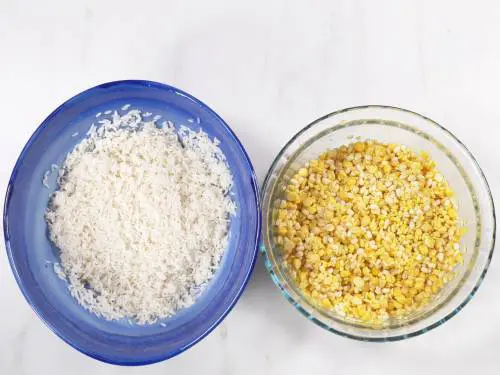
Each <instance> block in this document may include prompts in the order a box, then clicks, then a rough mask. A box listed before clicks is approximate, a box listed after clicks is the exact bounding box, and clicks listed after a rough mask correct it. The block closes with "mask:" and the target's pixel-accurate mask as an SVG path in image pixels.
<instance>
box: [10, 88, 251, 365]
mask: <svg viewBox="0 0 500 375" xmlns="http://www.w3.org/2000/svg"><path fill="white" fill-rule="evenodd" d="M126 104H130V105H131V107H130V109H134V108H137V109H140V110H141V111H143V112H152V113H154V114H157V115H161V116H163V118H164V119H168V120H171V121H172V122H173V123H174V124H175V125H176V126H178V125H186V126H188V127H190V128H192V129H199V128H200V127H201V128H202V129H203V131H205V132H206V133H208V135H209V136H211V137H217V138H218V139H219V140H220V141H221V144H220V147H221V149H222V151H223V152H224V154H225V155H226V158H227V161H228V164H229V167H230V169H231V171H232V174H233V178H234V191H233V194H234V199H235V202H236V204H237V207H238V208H237V212H236V215H235V217H233V219H232V221H231V227H230V241H229V245H228V249H227V250H226V253H225V256H224V258H223V259H222V262H221V267H220V269H219V270H218V271H217V273H216V275H215V276H214V278H213V279H212V280H211V282H210V284H209V285H208V287H207V288H206V289H205V291H204V292H203V293H202V295H201V296H200V297H199V298H198V300H197V301H196V303H195V304H194V305H193V306H192V307H190V308H188V309H185V310H182V311H180V312H178V313H177V314H176V315H174V316H173V317H171V318H169V319H165V320H163V321H160V322H158V323H157V324H154V325H147V326H139V325H136V324H129V323H128V322H126V321H107V320H104V319H102V318H98V317H97V316H96V315H94V314H92V313H89V312H88V311H86V310H85V309H84V308H82V307H81V306H80V305H79V304H78V303H77V302H76V301H75V300H74V299H73V298H72V297H71V296H70V294H69V292H68V286H67V284H66V282H65V281H63V280H61V279H59V278H58V277H57V276H56V274H55V273H54V270H53V263H54V262H57V261H58V250H57V249H56V248H54V247H53V245H52V244H51V242H50V241H49V240H48V237H47V226H46V224H45V221H44V212H45V208H46V206H47V202H48V199H49V196H50V194H51V193H52V192H53V191H54V189H55V187H56V175H57V173H52V174H51V175H49V178H48V185H49V186H50V188H48V189H47V188H46V187H44V186H43V184H42V179H43V176H44V173H45V171H47V170H50V168H51V165H52V164H57V165H60V164H61V163H62V162H63V160H64V158H65V156H66V154H67V153H68V152H69V151H70V150H72V148H73V147H74V146H75V145H76V144H77V143H78V142H79V141H80V140H81V139H82V138H83V137H85V134H86V132H87V130H88V129H89V127H90V126H91V124H92V123H94V122H96V117H95V116H96V114H97V113H102V114H101V116H100V117H99V118H103V117H106V114H105V113H106V112H107V111H109V110H115V109H118V110H120V108H122V107H123V106H124V105H126ZM77 133H78V134H77ZM260 220H261V218H260V207H259V195H258V187H257V183H256V178H255V174H254V170H253V167H252V165H251V163H250V160H249V158H248V155H247V154H246V152H245V150H244V149H243V146H242V145H241V143H240V142H239V141H238V139H237V138H236V136H235V135H234V133H233V132H232V131H231V129H230V128H229V126H228V125H227V124H226V123H225V122H224V121H223V120H222V119H221V118H220V117H219V116H218V115H217V114H216V113H215V112H213V111H212V110H211V109H210V108H208V107H207V106H206V105H205V104H203V103H201V102H200V101H199V100H197V99H195V98H193V97H192V96H191V95H189V94H187V93H185V92H182V91H180V90H178V89H176V88H173V87H170V86H167V85H163V84H159V83H155V82H148V81H119V82H111V83H106V84H103V85H99V86H96V87H94V88H91V89H89V90H87V91H84V92H82V93H81V94H78V95H77V96H75V97H73V98H72V99H70V100H68V101H67V102H66V103H64V104H63V105H61V106H60V107H59V108H57V109H56V110H55V111H54V112H53V113H52V114H51V115H50V116H49V117H48V118H47V119H46V120H45V121H44V122H43V123H42V124H41V125H40V127H39V128H38V129H37V130H36V131H35V133H34V134H33V136H32V137H31V138H30V140H29V141H28V143H27V144H26V146H25V147H24V149H23V151H22V152H21V155H20V156H19V159H18V161H17V163H16V165H15V167H14V171H13V172H12V176H11V178H10V182H9V186H8V188H7V195H6V199H5V207H4V233H5V244H6V248H7V255H8V257H9V261H10V265H11V267H12V271H13V272H14V275H15V277H16V280H17V283H18V285H19V287H20V288H21V291H22V292H23V294H24V296H25V298H26V300H27V301H28V303H29V304H30V305H31V306H32V307H33V309H34V310H35V312H36V313H37V314H38V316H39V317H40V318H41V319H42V320H43V321H44V322H45V323H46V324H47V325H48V326H49V328H50V329H52V330H53V331H54V332H55V333H56V334H57V335H58V336H59V337H61V338H62V339H63V340H64V341H66V342H67V343H68V344H70V345H71V346H73V347H74V348H76V349H78V350H79V351H81V352H83V353H85V354H87V355H89V356H91V357H93V358H96V359H99V360H101V361H105V362H109V363H114V364H121V365H142V364H148V363H153V362H158V361H161V360H164V359H167V358H170V357H173V356H175V355H177V354H179V353H181V352H182V351H184V350H186V349H188V348H189V347H191V346H192V345H194V344H195V343H197V342H198V341H200V340H201V339H202V338H203V337H205V336H206V335H207V334H208V333H209V332H210V331H212V330H213V329H214V328H215V327H216V326H217V325H218V324H219V323H220V322H221V321H222V319H223V318H224V317H225V316H226V315H227V313H228V312H229V311H230V310H231V308H232V307H233V306H234V304H235V303H236V301H237V300H238V298H239V297H240V295H241V294H242V292H243V290H244V288H245V286H246V284H247V282H248V279H249V277H250V274H251V272H252V269H253V266H254V264H255V259H256V256H257V244H258V238H259V233H260Z"/></svg>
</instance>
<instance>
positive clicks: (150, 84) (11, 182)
mask: <svg viewBox="0 0 500 375" xmlns="http://www.w3.org/2000/svg"><path fill="white" fill-rule="evenodd" d="M120 85H138V86H143V87H144V88H150V87H155V88H158V89H161V90H167V91H173V92H175V93H176V94H178V95H182V96H184V97H186V98H187V99H189V100H191V101H193V102H195V103H196V104H198V105H199V106H200V107H201V108H203V109H204V110H206V111H208V112H209V113H211V114H213V115H214V116H215V117H216V118H217V119H218V120H219V121H220V123H221V124H222V126H223V127H225V128H226V130H227V131H228V133H229V134H230V136H231V137H232V138H233V140H234V141H235V142H236V144H237V145H238V147H239V149H240V151H241V154H242V156H243V157H244V159H245V161H246V163H247V164H248V167H249V168H248V172H249V174H250V178H251V185H252V190H253V193H254V194H253V195H254V199H255V205H256V208H257V223H256V224H257V225H256V228H255V234H254V243H255V250H254V255H253V259H252V264H251V265H250V268H249V269H248V271H247V274H246V275H245V279H244V281H243V283H242V285H241V287H240V290H239V291H238V293H237V294H236V296H235V298H234V299H233V301H231V303H230V304H229V306H228V308H227V309H226V311H225V312H224V313H223V314H222V315H221V316H220V317H219V318H218V319H217V320H216V321H215V322H214V324H213V325H212V326H211V327H209V328H208V329H207V330H205V332H203V333H202V334H201V335H199V337H197V338H196V339H195V340H193V341H191V342H190V343H189V344H187V345H185V346H183V347H182V348H180V349H177V350H175V351H170V352H168V353H166V354H165V355H161V356H156V357H152V358H148V359H147V360H144V361H137V362H120V361H114V360H112V359H110V358H108V357H106V356H103V355H99V354H98V353H91V352H89V351H86V350H84V349H82V348H81V347H79V346H78V345H77V344H75V343H73V342H70V341H69V340H68V339H67V338H66V337H65V335H64V333H62V332H60V331H59V330H58V329H57V328H56V327H55V326H53V325H52V324H51V322H50V321H49V320H48V319H46V318H45V317H44V315H43V313H42V312H41V311H38V310H37V309H36V308H35V307H34V306H33V304H32V301H31V298H30V296H29V295H28V293H27V292H26V290H25V288H24V283H23V281H22V279H21V277H20V275H19V272H18V270H17V268H16V264H15V262H14V260H13V258H12V249H11V246H10V235H9V228H8V224H7V221H8V212H7V208H8V206H9V201H10V197H11V194H12V187H13V186H14V184H15V181H16V176H17V173H18V171H19V168H20V166H21V164H22V162H23V160H24V158H25V155H26V153H27V152H28V151H29V149H30V147H31V145H32V143H33V142H34V141H35V139H36V138H37V137H38V135H39V134H40V133H41V132H42V131H43V130H44V129H45V128H46V127H47V126H49V123H50V120H51V119H52V118H53V117H54V116H55V115H56V114H58V113H59V112H61V111H64V110H65V108H64V107H65V106H66V105H67V104H68V103H71V102H73V101H77V100H79V99H81V98H82V97H85V96H88V95H92V94H93V92H94V91H97V90H99V89H106V88H109V87H113V86H120ZM261 223H262V212H261V202H260V192H259V184H258V183H257V176H256V174H255V170H254V167H253V165H252V162H251V160H250V157H249V156H248V154H247V152H246V150H245V148H244V147H243V145H242V143H241V141H240V140H239V139H238V137H237V136H236V134H235V133H234V132H233V130H232V129H231V128H230V127H229V125H228V124H227V123H226V122H225V121H224V120H223V119H222V118H221V117H220V116H219V115H218V114H217V113H216V112H215V111H214V110H212V109H211V108H210V107H209V106H208V105H206V104H205V103H204V102H202V101H201V100H199V99H197V98H195V97H194V96H192V95H190V94H188V93H187V92H185V91H182V90H180V89H178V88H176V87H174V86H170V85H167V84H164V83H159V82H154V81H148V80H119V81H111V82H106V83H102V84H99V85H97V86H94V87H91V88H89V89H87V90H84V91H82V92H80V93H79V94H76V95H75V96H73V97H71V98H70V99H68V100H66V101H65V102H64V103H62V104H61V105H60V106H58V107H57V108H56V109H55V110H54V111H52V113H51V114H50V115H48V116H47V117H46V118H45V120H43V122H42V123H41V124H40V125H39V126H38V128H37V129H36V130H35V131H34V132H33V134H32V135H31V137H30V138H29V140H28V142H26V144H25V145H24V147H23V149H22V151H21V153H20V155H19V157H18V158H17V161H16V164H15V165H14V169H13V170H12V173H11V176H10V179H9V183H8V185H7V190H6V193H5V200H4V209H3V231H4V242H5V248H6V252H7V257H8V259H9V264H10V267H11V269H12V273H13V274H14V278H15V279H16V283H17V285H18V287H19V289H20V290H21V292H22V294H23V296H24V298H25V299H26V301H27V302H28V304H29V305H30V307H31V308H32V310H33V311H34V312H35V314H36V315H37V316H38V318H40V320H41V321H42V322H43V323H44V324H45V325H46V326H47V327H48V328H49V329H50V330H51V331H52V332H53V333H55V334H56V335H57V336H58V337H59V338H61V339H62V340H63V341H64V342H66V343H67V344H68V345H70V346H71V347H72V348H74V349H76V350H78V351H79V352H81V353H83V354H85V355H87V356H89V357H91V358H94V359H97V360H99V361H102V362H105V363H109V364H113V365H121V366H141V365H148V364H153V363H157V362H161V361H164V360H167V359H170V358H172V357H175V356H177V355H179V354H181V353H183V352H184V351H186V350H187V349H189V348H191V347H192V346H194V345H195V344H197V343H198V342H200V341H201V340H202V339H204V338H205V337H206V336H207V335H208V334H209V333H211V332H212V331H213V330H214V329H215V328H216V327H217V326H218V325H219V324H220V323H221V322H222V321H223V320H224V319H225V317H226V316H227V315H228V314H229V312H230V311H231V310H232V309H233V307H234V306H235V305H236V302H238V300H239V299H240V297H241V295H242V294H243V292H244V290H245V288H246V286H247V285H248V282H249V280H250V277H251V275H252V272H253V270H254V268H255V263H256V260H257V257H258V254H259V243H260V233H261Z"/></svg>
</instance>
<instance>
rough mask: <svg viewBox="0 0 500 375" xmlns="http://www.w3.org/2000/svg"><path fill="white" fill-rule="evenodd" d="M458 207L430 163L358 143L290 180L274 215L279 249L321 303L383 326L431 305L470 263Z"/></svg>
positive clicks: (398, 148)
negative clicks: (463, 250) (461, 243)
mask: <svg viewBox="0 0 500 375" xmlns="http://www.w3.org/2000/svg"><path fill="white" fill-rule="evenodd" d="M452 197H453V191H452V189H451V188H450V186H449V185H448V183H447V181H446V180H445V179H444V178H443V176H442V175H441V174H440V173H439V172H438V171H437V170H436V166H435V163H434V162H433V161H432V160H431V158H430V157H429V155H427V154H425V153H420V154H416V153H415V152H413V151H412V150H410V149H409V148H407V147H405V146H403V145H397V144H384V143H379V142H376V141H366V142H356V143H353V144H350V145H347V146H342V147H340V148H338V149H335V150H330V151H328V152H325V153H324V154H322V155H321V156H320V157H319V158H318V159H316V160H311V161H309V163H307V164H306V165H305V166H303V168H300V169H299V170H298V172H297V173H296V175H295V176H294V177H293V178H292V179H291V180H290V183H289V184H288V185H287V187H286V192H285V199H284V200H283V201H282V202H281V204H280V206H279V208H278V209H277V212H276V215H275V217H276V222H275V229H276V233H277V238H276V239H277V243H278V244H279V245H280V248H281V250H282V252H283V257H284V259H285V262H286V264H287V267H289V270H290V273H291V275H292V277H294V279H295V280H296V282H297V284H298V286H299V287H300V288H301V289H302V290H303V292H304V293H305V294H306V295H308V296H309V298H311V299H312V300H313V301H314V302H315V303H317V304H318V305H319V306H321V307H322V308H325V309H330V310H334V311H337V312H338V313H340V314H342V315H346V316H348V317H350V318H354V319H358V320H361V321H365V322H371V323H378V322H381V321H383V320H385V319H387V318H389V317H398V316H403V315H406V314H408V313H410V312H412V311H414V310H416V309H418V308H419V307H421V306H423V305H424V304H426V303H428V302H429V301H430V300H431V299H432V297H433V296H434V295H435V294H436V293H438V292H439V290H440V289H441V288H442V287H443V285H444V284H445V283H446V282H447V281H449V280H450V279H452V277H453V276H454V272H453V270H454V268H455V267H456V266H457V265H458V264H460V263H462V261H463V260H462V253H461V252H460V250H459V246H458V244H459V241H460V238H461V236H462V235H463V233H464V231H463V229H462V228H460V227H459V225H458V213H457V210H456V205H455V203H454V201H453V200H452Z"/></svg>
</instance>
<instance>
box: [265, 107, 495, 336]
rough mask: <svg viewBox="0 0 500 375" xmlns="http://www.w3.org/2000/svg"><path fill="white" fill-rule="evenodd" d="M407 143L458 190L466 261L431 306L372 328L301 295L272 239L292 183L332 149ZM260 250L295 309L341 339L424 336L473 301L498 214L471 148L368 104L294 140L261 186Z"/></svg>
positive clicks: (412, 117)
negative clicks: (355, 143) (359, 142)
mask: <svg viewBox="0 0 500 375" xmlns="http://www.w3.org/2000/svg"><path fill="white" fill-rule="evenodd" d="M358 137H359V138H361V139H363V140H369V139H372V140H377V141H380V142H384V143H398V144H404V145H406V146H408V147H409V148H411V149H412V150H415V151H417V152H420V151H425V152H427V153H428V154H429V155H430V156H431V158H432V159H433V160H434V161H435V162H436V164H437V169H438V170H439V171H440V172H441V174H443V176H444V177H445V178H446V179H447V181H448V182H449V184H450V186H451V188H452V189H453V190H454V192H455V199H456V202H457V205H458V213H459V217H460V219H461V220H462V221H463V226H465V227H466V228H467V233H466V234H465V235H464V237H463V238H462V240H461V243H460V246H461V250H462V251H463V255H464V263H463V265H461V266H459V267H458V268H457V269H456V272H457V275H456V277H454V278H453V279H452V280H451V281H450V282H448V283H447V284H446V285H445V286H444V287H443V288H442V289H441V291H440V292H439V293H438V294H437V295H436V296H435V298H433V299H432V300H431V302H430V303H429V304H427V305H426V306H424V307H422V308H420V309H418V310H417V311H416V312H414V313H411V314H409V315H407V316H404V317H401V318H391V319H389V320H388V321H387V322H385V323H384V324H383V325H381V326H378V327H374V326H371V325H369V324H367V323H364V322H361V321H358V320H355V319H352V318H345V317H341V316H340V315H338V314H337V313H335V312H333V311H329V310H325V309H322V308H319V307H318V306H317V305H316V304H313V303H311V301H310V300H309V299H308V298H307V297H306V296H305V295H304V294H303V293H302V292H301V291H300V289H299V288H298V287H297V286H296V284H295V282H294V281H293V279H292V277H291V276H290V275H289V274H288V271H287V269H286V267H284V265H283V260H282V257H281V251H280V249H279V247H278V245H277V244H276V243H275V241H274V237H275V236H274V233H273V230H274V227H273V225H272V224H273V222H272V217H273V212H275V210H276V207H277V204H279V202H280V200H281V199H283V198H284V192H283V190H284V187H286V185H287V183H288V181H289V180H290V178H291V177H292V176H293V175H294V174H295V173H296V172H297V170H298V169H299V168H300V167H302V166H303V165H304V164H305V163H306V162H308V161H309V160H311V159H314V158H317V157H318V156H319V155H320V154H321V153H323V152H324V151H326V150H327V149H334V148H337V147H340V146H342V145H345V144H348V143H351V142H353V139H359V138H358ZM262 216H263V222H262V223H263V225H262V237H261V251H262V253H263V254H264V257H265V264H266V267H267V269H268V271H269V272H270V274H271V277H272V279H273V281H274V283H275V284H276V285H277V286H278V287H279V288H280V290H281V291H282V294H283V295H284V296H285V298H286V299H287V300H288V301H290V302H291V303H292V304H293V305H294V306H295V308H296V309H297V310H298V311H300V312H301V313H302V314H303V315H305V316H306V317H307V318H308V319H310V320H312V321H313V322H314V323H316V324H318V325H319V326H321V327H323V328H325V329H327V330H329V331H331V332H335V333H337V334H339V335H342V336H346V337H349V338H353V339H358V340H363V341H394V340H402V339H406V338H409V337H412V336H416V335H420V334H422V333H425V332H427V331H429V330H430V329H432V328H435V327H437V326H439V325H441V324H442V323H444V322H445V321H447V320H448V319H450V318H451V317H453V316H454V315H456V314H457V313H458V312H459V311H460V310H461V309H462V308H463V307H464V306H465V305H466V304H467V302H469V300H470V299H471V298H472V296H473V295H474V293H475V292H476V290H477V289H478V287H479V285H480V284H481V281H482V280H483V278H484V276H485V274H486V271H487V269H488V266H489V264H490V261H491V257H492V255H493V249H494V243H495V210H494V204H493V199H492V196H491V192H490V189H489V187H488V183H487V181H486V179H485V176H484V174H483V172H482V171H481V169H480V167H479V165H478V163H477V162H476V160H475V159H474V158H473V156H472V155H471V153H470V152H469V151H468V150H467V148H466V147H465V146H464V145H463V144H462V143H461V142H460V141H459V140H458V139H457V138H455V136H453V135H452V134H451V133H450V132H449V131H448V130H446V129H445V128H443V127H442V126H440V125H439V124H437V123H436V122H434V121H432V120H430V119H428V118H426V117H424V116H422V115H419V114H417V113H414V112H411V111H407V110H404V109H400V108H395V107H387V106H364V107H354V108H348V109H344V110H341V111H338V112H334V113H331V114H329V115H327V116H324V117H322V118H320V119H318V120H316V121H314V122H313V123H312V124H310V125H308V126H306V127H305V128H304V129H302V130H301V131H300V132H299V133H298V134H296V135H295V136H294V137H293V138H292V139H291V140H290V141H289V142H288V143H287V144H286V145H285V147H284V148H283V149H282V150H281V152H280V153H279V154H278V156H277V157H276V159H275V160H274V162H273V164H272V165H271V168H270V169H269V172H268V174H267V176H266V179H265V181H264V184H263V188H262Z"/></svg>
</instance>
